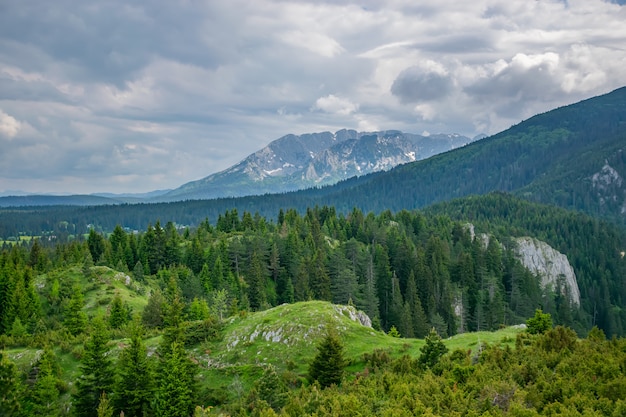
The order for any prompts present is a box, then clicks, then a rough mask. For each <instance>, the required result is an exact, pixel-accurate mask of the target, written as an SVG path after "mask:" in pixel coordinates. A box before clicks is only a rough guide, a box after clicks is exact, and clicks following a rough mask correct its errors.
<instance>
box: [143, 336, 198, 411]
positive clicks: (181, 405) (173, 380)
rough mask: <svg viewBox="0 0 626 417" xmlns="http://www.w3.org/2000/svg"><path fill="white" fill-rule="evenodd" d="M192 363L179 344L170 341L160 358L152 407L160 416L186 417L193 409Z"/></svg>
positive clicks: (193, 368) (194, 390)
mask: <svg viewBox="0 0 626 417" xmlns="http://www.w3.org/2000/svg"><path fill="white" fill-rule="evenodd" d="M196 370H197V366H195V365H194V364H193V363H192V362H191V361H190V360H189V358H188V357H187V352H186V351H185V349H184V347H183V345H182V344H180V343H178V342H173V343H172V344H171V345H170V346H169V349H168V352H167V353H166V354H165V356H164V357H163V358H162V359H161V363H160V365H159V370H158V374H157V375H158V376H157V378H156V389H155V391H154V397H153V402H152V407H153V410H154V413H155V415H157V416H160V417H188V416H189V415H191V414H192V413H193V406H194V404H195V399H196V398H195V396H196V387H195V374H196Z"/></svg>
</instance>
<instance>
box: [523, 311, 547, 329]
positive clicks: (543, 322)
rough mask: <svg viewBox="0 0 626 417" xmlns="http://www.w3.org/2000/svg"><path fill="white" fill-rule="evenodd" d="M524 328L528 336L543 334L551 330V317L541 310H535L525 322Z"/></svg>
mask: <svg viewBox="0 0 626 417" xmlns="http://www.w3.org/2000/svg"><path fill="white" fill-rule="evenodd" d="M526 326H527V327H528V333H530V334H541V333H545V332H547V331H548V330H550V329H551V328H552V317H551V316H550V314H548V313H544V312H543V311H541V309H537V310H535V315H534V316H533V317H531V318H529V319H528V320H526Z"/></svg>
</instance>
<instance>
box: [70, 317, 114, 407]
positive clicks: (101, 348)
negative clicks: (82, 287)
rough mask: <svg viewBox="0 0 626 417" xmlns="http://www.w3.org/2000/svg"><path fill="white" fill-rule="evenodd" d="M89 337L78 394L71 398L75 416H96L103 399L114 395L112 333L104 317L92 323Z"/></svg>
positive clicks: (78, 380) (82, 363)
mask: <svg viewBox="0 0 626 417" xmlns="http://www.w3.org/2000/svg"><path fill="white" fill-rule="evenodd" d="M90 334H91V336H90V337H89V339H87V341H86V342H85V345H84V352H83V356H82V358H81V361H80V370H81V374H80V376H79V377H78V379H77V380H76V384H75V385H76V392H75V393H74V394H73V395H72V398H73V410H74V415H76V416H80V417H88V416H94V417H96V416H97V415H98V413H97V409H98V404H99V402H100V396H101V395H102V393H105V392H111V388H112V385H113V365H112V363H111V359H110V358H109V356H108V354H107V353H108V348H107V343H108V342H109V334H108V332H107V330H106V323H105V321H104V318H102V317H100V316H98V317H96V318H95V319H94V320H93V322H92V329H91V332H90Z"/></svg>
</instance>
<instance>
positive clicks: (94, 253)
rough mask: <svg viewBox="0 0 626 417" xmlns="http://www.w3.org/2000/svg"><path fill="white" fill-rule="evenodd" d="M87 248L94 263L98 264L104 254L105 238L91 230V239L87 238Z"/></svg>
mask: <svg viewBox="0 0 626 417" xmlns="http://www.w3.org/2000/svg"><path fill="white" fill-rule="evenodd" d="M87 246H88V247H89V253H90V254H91V259H93V262H95V263H97V262H99V261H100V258H101V257H102V255H103V254H104V250H105V240H104V237H102V235H101V234H100V233H98V232H96V231H95V230H94V229H91V230H89V237H88V238H87Z"/></svg>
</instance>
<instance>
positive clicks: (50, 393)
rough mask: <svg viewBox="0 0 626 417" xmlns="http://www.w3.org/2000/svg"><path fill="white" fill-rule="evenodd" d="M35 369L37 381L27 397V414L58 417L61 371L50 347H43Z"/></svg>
mask: <svg viewBox="0 0 626 417" xmlns="http://www.w3.org/2000/svg"><path fill="white" fill-rule="evenodd" d="M37 369H38V372H37V379H36V380H35V383H34V384H33V386H32V388H31V390H30V392H29V395H28V408H29V410H30V411H29V412H30V414H32V415H37V416H58V415H60V411H59V404H58V401H59V397H60V391H59V386H60V385H61V379H60V375H61V370H60V367H59V365H58V359H57V357H56V355H55V354H54V351H53V350H52V348H51V347H50V346H48V345H46V346H45V348H44V351H43V354H42V355H41V359H40V360H39V363H38V364H37Z"/></svg>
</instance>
